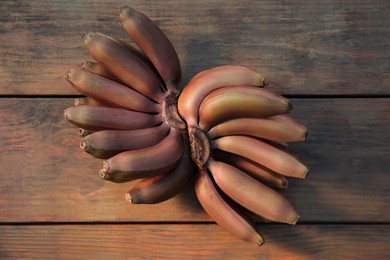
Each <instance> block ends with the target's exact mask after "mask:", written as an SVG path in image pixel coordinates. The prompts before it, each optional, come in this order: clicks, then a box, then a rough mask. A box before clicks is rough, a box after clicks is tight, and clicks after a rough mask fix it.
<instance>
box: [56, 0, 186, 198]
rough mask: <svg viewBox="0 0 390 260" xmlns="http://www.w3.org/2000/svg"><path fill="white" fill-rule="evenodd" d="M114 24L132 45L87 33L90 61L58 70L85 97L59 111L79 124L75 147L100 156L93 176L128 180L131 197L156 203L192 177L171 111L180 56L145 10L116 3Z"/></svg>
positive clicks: (174, 110) (178, 123)
mask: <svg viewBox="0 0 390 260" xmlns="http://www.w3.org/2000/svg"><path fill="white" fill-rule="evenodd" d="M119 17H120V20H121V23H122V25H123V27H124V29H125V31H126V32H127V33H128V35H129V36H130V38H131V39H132V40H133V41H134V42H135V44H136V45H137V47H138V48H136V47H133V46H132V45H130V44H128V43H126V42H125V41H123V40H120V39H115V38H112V37H109V36H107V35H104V34H101V33H97V32H89V33H87V34H85V35H84V36H83V43H84V45H85V47H86V49H87V51H88V52H89V54H90V55H91V56H92V57H93V58H94V60H95V61H86V62H84V63H83V64H82V66H79V67H77V68H74V69H71V70H69V71H68V72H67V73H66V74H65V78H66V80H67V81H68V82H69V83H70V84H71V85H72V86H73V87H74V88H75V89H76V90H77V91H78V92H80V93H81V94H83V95H85V96H86V97H84V98H78V99H76V101H75V106H74V107H70V108H67V109H66V110H65V112H64V116H65V118H66V119H67V120H68V121H69V122H70V123H72V124H74V125H75V126H77V127H79V128H80V135H81V136H82V137H83V139H82V140H81V142H80V147H81V149H82V150H84V151H85V152H87V153H89V154H91V155H92V156H94V157H96V158H99V159H103V167H102V169H101V170H100V171H99V176H100V177H101V178H103V179H106V180H109V181H112V182H116V183H122V182H129V181H132V182H135V184H134V185H133V186H132V187H131V189H130V190H129V191H128V193H127V194H126V198H127V199H128V200H129V201H130V202H131V203H158V202H162V201H165V200H167V199H169V198H171V197H173V196H175V195H176V194H177V193H179V192H180V191H181V190H182V189H183V188H184V187H186V185H187V184H189V183H190V182H191V180H193V178H194V163H193V162H192V160H191V155H190V148H189V142H188V135H187V134H186V132H185V131H184V129H185V124H184V122H183V121H182V120H181V119H180V118H179V117H178V112H177V104H176V103H177V97H178V94H179V92H178V90H177V86H178V84H179V82H180V78H181V68H180V62H179V58H178V56H177V53H176V51H175V49H174V48H173V46H172V44H171V42H170V41H169V40H168V38H167V37H166V35H165V34H164V33H163V32H162V31H161V30H160V29H159V28H158V27H157V25H156V24H155V23H153V22H152V21H151V20H150V19H149V18H148V17H146V16H145V15H144V14H142V13H140V12H137V11H136V10H134V9H132V8H130V7H127V6H125V7H123V8H121V9H120V12H119Z"/></svg>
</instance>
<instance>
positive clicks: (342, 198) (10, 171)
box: [0, 98, 390, 223]
mask: <svg viewBox="0 0 390 260" xmlns="http://www.w3.org/2000/svg"><path fill="white" fill-rule="evenodd" d="M291 101H292V103H293V105H294V107H295V108H294V110H293V111H294V112H293V116H294V117H295V118H297V119H298V120H299V121H301V122H302V123H303V124H304V125H306V126H307V127H308V129H309V131H310V134H309V137H308V140H307V141H306V142H305V143H302V144H295V145H292V146H291V151H292V152H293V154H296V155H297V156H298V157H299V158H301V160H302V161H303V162H305V163H306V164H307V165H308V167H309V169H310V173H309V175H308V177H307V179H305V180H291V181H290V186H289V189H288V190H287V191H286V192H283V194H284V195H285V196H286V197H287V198H288V199H289V200H290V201H291V202H292V204H293V205H294V206H295V207H296V209H297V211H298V212H299V214H300V215H301V219H300V221H301V223H305V222H313V221H316V222H318V221H328V222H340V221H342V222H378V223H380V222H387V223H388V222H389V221H390V211H389V207H388V201H387V198H389V196H390V190H389V188H388V183H389V181H390V179H389V178H390V176H389V174H388V169H389V168H390V162H389V158H390V147H389V145H388V144H389V143H388V141H389V140H390V118H389V115H390V114H389V109H390V99H386V98H384V99H381V98H378V99H342V98H340V99H292V100H291ZM72 103H73V99H62V98H59V99H49V98H40V99H38V98H37V99H29V98H12V99H11V98H7V99H0V133H1V134H0V172H1V175H0V221H1V222H30V221H52V222H57V221H60V222H61V221H65V222H73V221H137V222H142V221H195V222H196V221H209V218H208V217H207V215H206V214H205V213H204V211H203V209H202V208H201V206H200V204H199V203H198V202H197V200H196V198H195V195H194V191H193V188H192V186H191V187H188V188H187V190H186V191H185V192H183V194H180V195H179V196H177V197H176V198H173V199H171V200H169V201H167V202H164V203H161V204H157V205H129V204H128V203H127V201H126V200H125V199H124V193H125V192H126V190H127V189H128V187H129V184H120V185H119V184H114V183H111V182H107V181H103V180H101V179H100V178H99V177H98V175H97V171H98V170H99V169H100V168H101V161H100V160H98V159H94V158H92V157H90V156H89V155H87V154H85V153H82V152H81V150H80V149H79V148H78V143H79V140H80V137H79V136H78V134H77V128H75V127H73V126H72V125H70V124H69V123H67V122H66V121H65V120H64V119H63V118H62V111H63V110H64V109H65V108H66V107H69V106H72Z"/></svg>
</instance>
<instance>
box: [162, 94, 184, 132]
mask: <svg viewBox="0 0 390 260" xmlns="http://www.w3.org/2000/svg"><path fill="white" fill-rule="evenodd" d="M178 97H179V91H178V90H176V89H172V90H171V91H169V92H168V94H167V95H166V96H165V98H164V100H163V103H162V115H163V118H164V121H165V122H166V123H167V124H168V125H169V126H170V127H173V128H176V129H180V130H184V129H185V128H186V124H185V123H184V120H183V119H182V118H181V116H180V115H179V111H178V110H177V99H178Z"/></svg>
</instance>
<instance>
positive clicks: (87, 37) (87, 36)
mask: <svg viewBox="0 0 390 260" xmlns="http://www.w3.org/2000/svg"><path fill="white" fill-rule="evenodd" d="M93 35H94V33H93V32H86V33H84V34H83V35H82V36H81V39H82V40H83V42H84V43H87V42H88V41H89V40H90V39H91V38H92V36H93Z"/></svg>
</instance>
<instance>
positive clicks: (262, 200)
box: [207, 160, 299, 224]
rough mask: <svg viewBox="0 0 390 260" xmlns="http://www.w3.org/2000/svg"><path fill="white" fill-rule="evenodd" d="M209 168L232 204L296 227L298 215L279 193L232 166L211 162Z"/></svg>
mask: <svg viewBox="0 0 390 260" xmlns="http://www.w3.org/2000/svg"><path fill="white" fill-rule="evenodd" d="M207 167H208V169H209V170H210V172H211V175H212V176H213V178H214V180H215V182H216V184H217V185H218V187H219V188H220V189H221V190H222V191H223V192H224V193H225V194H226V195H227V196H229V197H230V198H231V199H232V200H234V201H235V202H237V203H238V204H240V205H241V206H243V207H244V208H246V209H248V210H250V211H252V212H254V213H256V214H258V215H259V216H261V217H263V218H265V219H268V220H271V221H276V222H282V223H288V224H295V223H296V222H297V221H298V218H299V216H298V214H297V212H296V211H295V209H294V208H293V207H292V206H291V204H290V203H289V202H288V201H287V200H286V199H285V198H284V197H283V196H282V195H280V194H279V193H278V192H276V191H275V190H273V189H271V188H269V187H267V186H266V185H264V184H262V183H261V182H258V181H257V180H255V179H253V178H252V177H250V176H249V175H247V174H245V173H244V172H242V171H240V170H239V169H237V168H236V167H234V166H231V165H229V164H226V163H223V162H218V161H214V160H209V161H208V163H207Z"/></svg>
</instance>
